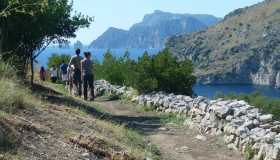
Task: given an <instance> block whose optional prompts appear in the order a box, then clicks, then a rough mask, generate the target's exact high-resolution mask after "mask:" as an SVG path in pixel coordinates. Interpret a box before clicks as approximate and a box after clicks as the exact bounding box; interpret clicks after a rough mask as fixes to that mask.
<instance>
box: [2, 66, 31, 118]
mask: <svg viewBox="0 0 280 160" xmlns="http://www.w3.org/2000/svg"><path fill="white" fill-rule="evenodd" d="M0 74H1V77H0V94H1V96H0V112H1V111H4V112H8V113H13V112H15V111H16V110H18V109H20V108H25V107H27V106H32V105H35V103H34V102H35V100H34V98H33V96H32V95H31V93H30V91H29V89H27V88H25V87H23V85H20V84H19V82H18V81H17V77H16V75H15V74H16V73H15V70H14V69H13V68H12V67H11V66H9V65H7V64H5V63H2V62H0ZM2 75H3V76H2Z"/></svg>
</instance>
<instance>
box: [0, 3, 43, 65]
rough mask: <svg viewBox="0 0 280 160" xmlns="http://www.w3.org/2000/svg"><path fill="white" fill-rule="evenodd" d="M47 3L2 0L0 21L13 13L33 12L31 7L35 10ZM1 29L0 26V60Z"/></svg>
mask: <svg viewBox="0 0 280 160" xmlns="http://www.w3.org/2000/svg"><path fill="white" fill-rule="evenodd" d="M46 5H47V3H46V0H44V1H29V0H25V1H21V2H20V1H18V0H2V1H1V2H0V23H3V21H4V19H5V18H7V17H9V16H11V15H14V14H16V13H21V14H30V15H32V14H34V11H32V8H34V7H36V8H37V9H39V10H37V11H40V10H41V9H43V8H45V7H46ZM3 33H4V32H3V29H2V27H0V60H1V57H2V43H3Z"/></svg>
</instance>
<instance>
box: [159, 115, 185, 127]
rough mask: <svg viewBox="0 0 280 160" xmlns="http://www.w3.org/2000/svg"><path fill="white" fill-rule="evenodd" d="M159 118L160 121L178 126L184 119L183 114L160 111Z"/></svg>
mask: <svg viewBox="0 0 280 160" xmlns="http://www.w3.org/2000/svg"><path fill="white" fill-rule="evenodd" d="M160 118H161V122H162V123H173V124H176V125H178V126H182V125H183V124H184V122H185V121H186V117H185V116H182V115H179V114H175V113H161V114H160Z"/></svg>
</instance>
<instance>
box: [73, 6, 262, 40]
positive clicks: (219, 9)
mask: <svg viewBox="0 0 280 160" xmlns="http://www.w3.org/2000/svg"><path fill="white" fill-rule="evenodd" d="M261 1H262V0H74V9H75V10H76V11H78V12H82V13H84V14H86V15H89V16H94V17H95V21H94V22H93V24H92V25H91V27H90V28H89V29H82V30H80V31H78V32H77V35H78V37H77V38H76V39H77V40H81V41H82V42H83V43H84V44H89V43H90V42H91V41H93V40H94V39H96V38H97V37H98V36H100V35H101V34H102V33H103V32H104V31H105V30H106V29H108V28H109V27H111V26H113V27H117V28H122V29H128V28H129V27H130V26H131V25H133V24H134V23H136V22H140V21H141V20H142V18H143V16H144V15H145V14H147V13H152V12H153V11H154V10H162V11H168V12H173V13H200V14H211V15H214V16H218V17H224V16H225V15H226V14H228V13H229V12H231V11H233V10H234V9H237V8H241V7H245V6H250V5H252V4H255V3H258V2H261ZM73 41H74V40H73Z"/></svg>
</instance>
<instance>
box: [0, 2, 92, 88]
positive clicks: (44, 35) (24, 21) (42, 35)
mask: <svg viewBox="0 0 280 160" xmlns="http://www.w3.org/2000/svg"><path fill="white" fill-rule="evenodd" d="M6 1H7V0H6ZM28 1H30V2H34V3H35V2H46V3H47V5H46V7H45V8H39V9H38V8H35V7H33V8H30V12H31V13H32V14H28V15H26V14H21V13H17V12H15V13H13V14H12V15H10V16H9V17H6V18H2V19H1V20H3V21H2V22H3V23H1V24H0V25H1V26H0V28H2V29H3V30H4V36H3V40H4V42H5V43H4V44H3V46H2V48H3V49H4V51H11V50H12V52H8V53H7V54H2V57H3V59H4V60H6V61H10V62H12V63H13V64H14V65H15V66H16V67H17V68H18V69H19V71H22V72H21V73H22V75H25V73H26V69H27V65H28V64H30V65H31V70H32V76H31V84H32V83H33V62H34V60H35V59H36V57H38V56H39V55H40V54H41V53H42V51H43V50H44V49H45V48H46V47H47V46H48V45H49V44H50V43H52V42H55V43H60V42H65V41H67V39H68V38H71V37H75V36H76V35H75V31H76V30H78V29H79V28H82V27H88V26H89V25H90V22H91V21H93V19H92V18H91V17H87V16H84V15H82V14H80V13H76V14H74V15H73V16H72V3H69V1H68V0H28ZM19 3H23V2H22V1H19ZM39 10H40V11H39ZM18 26H21V27H18ZM3 30H2V31H3Z"/></svg>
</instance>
